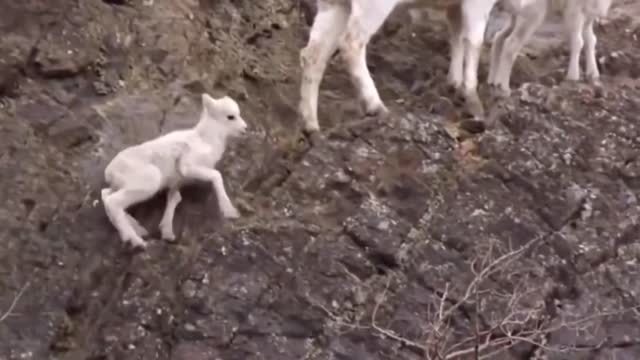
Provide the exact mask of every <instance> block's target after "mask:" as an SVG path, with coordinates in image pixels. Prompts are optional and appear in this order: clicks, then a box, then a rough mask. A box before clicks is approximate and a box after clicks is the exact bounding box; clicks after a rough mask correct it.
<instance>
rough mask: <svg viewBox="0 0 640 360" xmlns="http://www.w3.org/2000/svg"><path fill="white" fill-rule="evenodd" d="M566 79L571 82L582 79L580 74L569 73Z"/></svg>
mask: <svg viewBox="0 0 640 360" xmlns="http://www.w3.org/2000/svg"><path fill="white" fill-rule="evenodd" d="M564 80H565V81H567V82H570V83H571V82H577V81H580V74H567V76H565V78H564Z"/></svg>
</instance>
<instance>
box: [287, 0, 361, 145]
mask: <svg viewBox="0 0 640 360" xmlns="http://www.w3.org/2000/svg"><path fill="white" fill-rule="evenodd" d="M348 15H349V10H348V8H346V7H344V6H343V5H341V4H339V3H333V2H330V1H326V0H319V1H318V12H317V14H316V16H315V18H314V20H313V25H312V26H311V31H310V33H309V41H308V42H307V45H306V46H305V47H304V48H303V49H302V50H301V51H300V66H301V67H302V80H301V82H300V103H299V104H298V110H299V112H300V116H301V118H302V122H303V125H304V129H305V130H306V131H309V132H310V131H318V130H320V125H319V123H318V91H319V89H320V82H321V81H322V77H323V75H324V72H325V70H326V68H327V63H328V62H329V58H330V57H331V55H332V54H333V53H334V52H335V50H336V49H337V47H338V38H339V37H340V35H341V34H342V32H343V31H344V28H345V26H346V23H347V17H348Z"/></svg>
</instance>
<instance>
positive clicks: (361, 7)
mask: <svg viewBox="0 0 640 360" xmlns="http://www.w3.org/2000/svg"><path fill="white" fill-rule="evenodd" d="M396 3H397V1H393V0H391V1H390V0H366V1H365V0H355V1H352V4H351V15H350V17H349V20H348V22H347V27H346V29H345V32H344V35H343V37H342V38H341V39H340V43H339V46H340V53H341V55H342V58H343V59H344V61H345V63H346V66H347V70H348V71H349V74H350V75H351V80H352V82H353V84H354V86H355V87H356V89H357V90H358V94H359V97H360V101H361V104H362V107H363V111H364V113H365V115H378V114H380V113H386V112H387V111H388V110H387V108H386V107H385V105H384V103H383V102H382V100H381V99H380V94H379V93H378V89H377V88H376V85H375V82H374V81H373V78H371V74H370V73H369V68H368V67H367V44H368V43H369V40H370V39H371V37H372V36H373V34H375V33H376V31H378V29H380V27H381V26H382V24H383V23H384V21H385V20H386V18H387V17H388V16H389V14H390V13H391V11H392V10H393V8H394V7H395V5H396Z"/></svg>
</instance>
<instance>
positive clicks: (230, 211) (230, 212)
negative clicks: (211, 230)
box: [222, 207, 240, 219]
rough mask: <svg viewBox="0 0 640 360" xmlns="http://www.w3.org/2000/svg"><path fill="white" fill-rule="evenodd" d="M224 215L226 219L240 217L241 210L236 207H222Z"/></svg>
mask: <svg viewBox="0 0 640 360" xmlns="http://www.w3.org/2000/svg"><path fill="white" fill-rule="evenodd" d="M222 217H224V218H225V219H237V218H239V217H240V211H238V209H236V208H235V207H230V208H225V209H222Z"/></svg>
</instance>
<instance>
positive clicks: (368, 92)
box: [299, 0, 532, 132]
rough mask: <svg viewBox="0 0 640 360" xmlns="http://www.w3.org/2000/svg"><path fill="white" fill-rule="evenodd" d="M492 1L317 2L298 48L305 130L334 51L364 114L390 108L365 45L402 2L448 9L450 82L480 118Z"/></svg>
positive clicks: (312, 121) (312, 125) (311, 124)
mask: <svg viewBox="0 0 640 360" xmlns="http://www.w3.org/2000/svg"><path fill="white" fill-rule="evenodd" d="M496 1H497V0H317V6H316V9H317V13H316V15H315V17H314V20H313V25H312V27H311V31H310V33H309V40H308V42H307V45H306V46H305V47H304V48H303V49H302V50H301V51H300V63H301V67H302V81H301V84H300V103H299V112H300V116H301V118H302V121H303V124H304V130H305V131H307V132H312V131H318V130H320V126H319V124H318V90H319V87H320V82H321V80H322V77H323V75H324V72H325V69H326V66H327V62H328V61H329V58H330V57H331V55H332V54H333V53H334V52H335V51H336V49H339V50H340V54H341V57H342V59H343V60H344V61H345V63H346V65H347V70H348V72H349V74H350V75H351V79H352V82H353V83H354V85H355V87H356V88H357V90H358V93H359V97H360V101H361V104H362V108H363V111H364V113H365V114H366V115H377V114H380V113H386V112H387V111H388V110H387V108H386V107H385V105H384V104H383V102H382V100H381V99H380V95H379V94H378V90H377V89H376V86H375V83H374V81H373V79H372V78H371V74H370V73H369V69H368V68H367V60H366V47H367V44H368V42H369V40H370V39H371V37H372V36H373V34H374V33H375V32H377V31H378V29H379V28H380V27H381V26H382V24H383V23H384V21H385V20H386V18H387V17H388V16H389V14H390V13H391V11H393V9H394V8H395V7H396V6H397V5H399V4H401V3H405V4H407V3H412V4H415V5H416V6H418V7H422V6H425V7H432V8H441V9H449V11H448V15H449V21H450V25H451V30H452V36H451V43H452V47H451V55H452V59H451V66H450V68H449V82H450V83H452V84H453V85H454V86H455V87H456V88H462V90H463V92H464V94H465V97H466V98H467V101H468V103H469V105H470V109H471V111H472V113H474V115H478V116H481V115H482V113H483V108H482V104H481V102H480V100H479V97H478V95H477V91H476V87H477V83H478V79H477V77H478V75H477V68H478V62H479V58H480V50H481V46H482V43H483V40H484V32H485V29H486V26H487V21H488V19H489V14H490V12H491V9H492V8H493V6H494V5H495V3H496ZM509 1H518V0H509ZM521 1H523V2H526V1H532V0H521ZM316 9H314V10H316ZM463 58H464V59H463ZM465 59H466V61H464V60H465Z"/></svg>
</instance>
